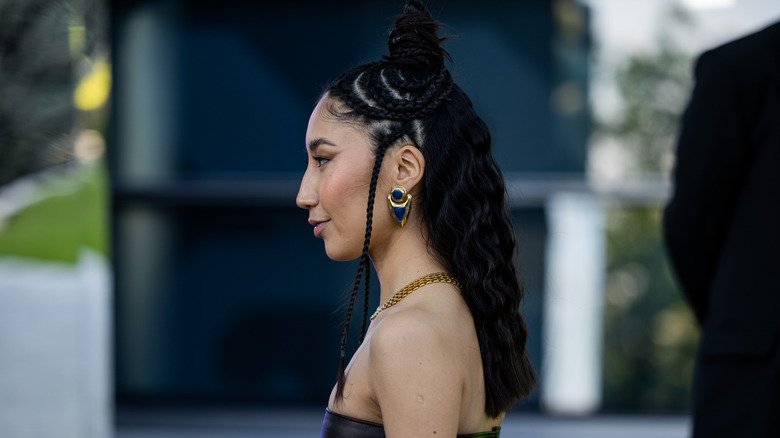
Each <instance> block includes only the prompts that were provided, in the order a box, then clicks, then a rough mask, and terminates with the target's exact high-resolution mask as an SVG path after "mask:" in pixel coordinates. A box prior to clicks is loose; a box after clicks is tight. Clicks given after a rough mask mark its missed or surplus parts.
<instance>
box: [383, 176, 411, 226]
mask: <svg viewBox="0 0 780 438" xmlns="http://www.w3.org/2000/svg"><path fill="white" fill-rule="evenodd" d="M387 204H388V205H389V206H390V214H392V215H393V219H395V220H397V221H398V225H400V226H401V228H403V227H404V225H406V220H407V219H409V211H410V210H411V209H412V195H410V194H408V193H406V189H405V188H403V186H395V187H393V190H391V191H390V194H389V195H387Z"/></svg>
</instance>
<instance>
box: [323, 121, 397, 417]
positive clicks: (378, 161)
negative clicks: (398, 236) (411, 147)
mask: <svg viewBox="0 0 780 438" xmlns="http://www.w3.org/2000/svg"><path fill="white" fill-rule="evenodd" d="M410 133H411V124H410V123H403V124H401V125H396V126H394V127H391V128H390V129H389V130H388V132H386V133H379V134H378V135H377V138H376V139H375V140H376V143H377V148H376V158H375V160H374V169H373V171H372V173H371V184H370V185H369V189H368V205H367V207H366V234H365V237H364V238H363V252H362V254H361V256H360V264H359V265H358V271H357V274H356V275H355V282H354V283H353V285H352V294H351V295H350V297H349V305H348V306H347V316H346V318H345V319H344V328H343V330H342V332H341V358H340V361H339V369H338V374H337V376H336V397H335V400H336V402H337V403H338V402H340V401H341V400H342V399H343V397H344V384H345V383H346V378H345V374H344V373H345V369H346V352H347V332H348V330H349V323H350V320H351V319H352V309H353V308H354V306H355V300H356V298H357V292H358V289H360V282H361V280H362V277H363V274H364V273H365V277H366V281H365V294H364V298H363V324H362V326H361V328H360V342H361V343H362V342H363V339H364V338H365V336H366V324H367V321H368V298H369V290H370V284H369V283H370V278H371V270H370V269H369V266H368V247H369V244H370V243H371V231H372V227H373V217H374V199H375V198H376V185H377V182H378V181H379V171H380V170H381V169H382V161H384V158H385V152H386V151H387V149H388V148H389V147H390V146H391V145H393V144H394V143H395V142H397V141H398V140H400V139H402V138H404V137H407V136H409V135H410Z"/></svg>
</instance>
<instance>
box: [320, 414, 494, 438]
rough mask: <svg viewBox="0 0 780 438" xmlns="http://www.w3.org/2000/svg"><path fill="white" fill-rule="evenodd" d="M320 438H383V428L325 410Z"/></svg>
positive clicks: (485, 435)
mask: <svg viewBox="0 0 780 438" xmlns="http://www.w3.org/2000/svg"><path fill="white" fill-rule="evenodd" d="M500 432H501V427H494V428H493V430H491V431H489V432H477V433H467V434H465V435H458V436H457V438H498V435H499V433H500ZM320 438H385V428H384V426H382V425H381V424H378V423H372V422H370V421H364V420H358V419H357V418H352V417H347V416H345V415H341V414H337V413H335V412H332V411H331V410H330V409H326V410H325V419H324V420H322V432H320ZM442 438H446V437H442Z"/></svg>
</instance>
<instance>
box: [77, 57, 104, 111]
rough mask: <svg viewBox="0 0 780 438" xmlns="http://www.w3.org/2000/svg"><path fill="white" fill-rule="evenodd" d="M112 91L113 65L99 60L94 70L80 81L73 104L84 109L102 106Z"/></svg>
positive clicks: (90, 109) (88, 109)
mask: <svg viewBox="0 0 780 438" xmlns="http://www.w3.org/2000/svg"><path fill="white" fill-rule="evenodd" d="M110 92H111V65H110V64H109V63H108V62H106V61H104V60H97V61H95V64H94V66H93V68H92V72H91V73H90V74H88V75H86V76H85V77H83V78H82V79H81V81H79V84H78V85H77V86H76V91H75V93H73V104H74V105H75V106H76V108H78V109H80V110H82V111H92V110H95V109H98V108H100V107H101V106H103V104H105V103H106V100H108V95H109V93H110Z"/></svg>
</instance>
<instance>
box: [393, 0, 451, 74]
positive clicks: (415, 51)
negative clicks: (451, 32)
mask: <svg viewBox="0 0 780 438" xmlns="http://www.w3.org/2000/svg"><path fill="white" fill-rule="evenodd" d="M440 26H441V25H440V23H439V22H438V21H436V20H435V19H434V18H433V17H432V16H431V14H430V12H428V9H426V8H425V5H423V4H422V2H420V1H418V0H408V1H407V2H406V6H404V12H403V13H402V14H401V16H400V17H398V19H396V20H395V23H393V29H392V30H391V31H390V38H389V39H388V41H387V48H388V50H389V51H390V56H387V57H385V58H386V59H387V60H388V61H390V62H394V63H398V64H403V65H405V66H408V67H413V68H419V69H422V70H433V69H438V68H441V67H442V66H443V65H444V59H445V58H447V59H450V61H451V58H450V54H449V53H447V51H446V50H444V48H443V47H442V46H441V43H442V42H443V41H445V40H446V39H447V38H442V37H439V36H438V34H437V32H438V30H439V27H440Z"/></svg>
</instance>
